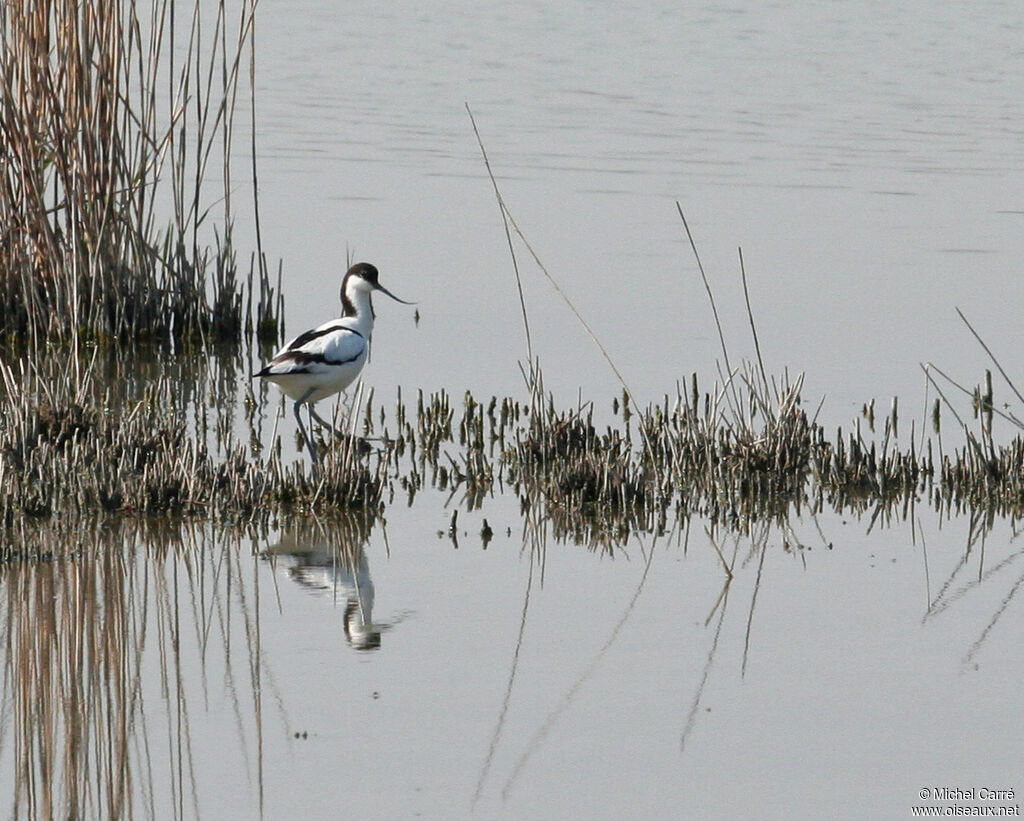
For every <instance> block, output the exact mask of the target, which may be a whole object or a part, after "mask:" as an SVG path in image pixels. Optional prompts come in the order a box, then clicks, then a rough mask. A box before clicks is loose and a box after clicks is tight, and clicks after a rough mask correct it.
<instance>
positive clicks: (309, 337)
mask: <svg viewBox="0 0 1024 821" xmlns="http://www.w3.org/2000/svg"><path fill="white" fill-rule="evenodd" d="M335 331H348V332H349V333H353V334H355V335H356V336H362V334H361V333H359V331H357V330H355V329H354V328H346V327H344V326H342V327H338V326H337V325H331V326H329V327H327V328H314V329H313V330H312V331H306V332H305V333H301V334H299V335H298V336H297V337H295V339H293V340H292V344H291V345H289V346H288V350H289V351H294V350H297V349H298V348H301V347H302V346H303V345H305V344H306V343H307V342H312V341H313V340H314V339H319V338H320V337H321V336H326V335H327V334H333V333H334V332H335Z"/></svg>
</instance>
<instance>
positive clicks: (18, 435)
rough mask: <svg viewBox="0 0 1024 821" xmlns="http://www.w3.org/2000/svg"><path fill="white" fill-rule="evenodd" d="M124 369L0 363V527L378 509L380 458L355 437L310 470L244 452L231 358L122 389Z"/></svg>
mask: <svg viewBox="0 0 1024 821" xmlns="http://www.w3.org/2000/svg"><path fill="white" fill-rule="evenodd" d="M204 362H205V360H204ZM133 364H134V363H133V362H132V361H131V360H117V361H116V362H115V364H114V365H111V366H110V367H111V368H112V373H111V372H109V371H108V372H107V373H106V376H105V377H104V379H103V380H102V381H100V380H99V379H98V378H97V377H96V371H97V370H98V365H97V364H96V362H95V360H94V361H93V363H92V365H90V366H83V367H84V369H83V373H82V376H81V379H80V380H79V381H77V382H76V381H74V380H72V379H70V378H67V376H66V374H61V373H59V369H60V368H62V367H64V364H63V361H62V360H50V361H49V364H48V367H46V368H45V369H44V368H42V367H41V366H40V365H39V364H38V363H36V364H34V365H33V364H30V360H27V359H24V360H21V361H20V363H19V366H18V369H17V370H15V368H14V367H11V366H7V365H5V364H3V363H0V376H2V386H0V391H2V394H3V405H4V414H3V419H2V420H0V523H2V524H3V525H4V526H5V527H7V528H10V527H15V526H17V524H18V522H19V521H21V520H23V519H35V520H51V519H55V518H58V519H68V520H94V519H95V518H96V517H97V516H115V515H116V516H125V515H128V516H136V517H137V516H147V517H148V516H173V517H178V516H192V517H194V516H200V517H204V518H211V519H215V520H223V519H227V520H232V521H247V522H252V521H266V520H267V519H268V518H269V517H271V516H278V515H281V514H282V513H285V512H289V511H293V510H300V509H316V510H321V511H323V510H341V509H348V508H359V509H370V510H373V509H375V508H376V506H377V505H378V504H379V502H380V497H381V493H382V489H383V473H384V471H385V461H384V459H383V458H382V456H381V455H380V454H375V453H373V452H369V451H368V449H366V448H364V447H362V443H361V442H360V440H358V439H356V438H346V439H344V440H339V441H337V442H335V443H332V446H331V448H330V449H329V451H328V458H327V459H326V460H325V464H324V466H323V469H322V470H320V471H318V472H316V473H314V472H312V471H311V470H309V469H308V468H307V467H306V466H305V465H304V464H303V463H302V462H295V463H293V464H289V465H286V464H284V463H283V461H282V459H281V457H280V454H279V453H278V452H276V451H271V452H270V454H269V455H268V457H267V458H266V459H263V458H256V459H253V458H250V449H251V443H250V440H251V439H252V438H254V437H256V436H257V434H256V433H255V431H253V430H252V429H251V428H250V430H249V431H248V432H247V434H246V435H244V436H242V437H241V438H240V437H239V436H238V435H237V434H236V430H235V426H234V416H235V412H236V409H237V407H236V402H237V386H235V385H234V382H233V381H232V380H231V379H230V378H229V377H230V376H232V375H234V376H237V374H238V370H237V366H236V359H235V358H234V357H232V356H228V357H227V358H226V359H225V360H224V361H222V362H220V363H219V366H218V362H217V360H211V362H210V363H207V364H208V367H212V368H213V369H214V370H215V373H213V374H210V373H208V372H207V373H203V374H201V375H199V376H197V375H195V374H192V376H191V383H190V381H189V380H187V379H185V380H183V379H182V378H181V375H180V374H176V373H173V372H172V373H158V374H157V375H156V376H155V377H153V378H152V380H151V381H142V382H137V383H135V384H133V383H132V380H131V379H129V378H126V376H125V374H124V373H121V372H120V371H119V370H118V368H119V367H124V368H126V369H130V368H131V367H132V366H133ZM129 372H130V371H129ZM118 373H121V376H120V377H118V376H117V374H118ZM189 384H191V385H192V387H191V388H190V389H185V390H183V387H182V386H183V385H186V386H188V385H189Z"/></svg>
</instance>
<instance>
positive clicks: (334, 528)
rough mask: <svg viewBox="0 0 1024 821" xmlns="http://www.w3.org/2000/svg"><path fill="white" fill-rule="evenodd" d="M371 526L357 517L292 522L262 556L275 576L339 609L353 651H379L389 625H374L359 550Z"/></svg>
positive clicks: (371, 521)
mask: <svg viewBox="0 0 1024 821" xmlns="http://www.w3.org/2000/svg"><path fill="white" fill-rule="evenodd" d="M375 522H376V518H375V517H373V516H368V515H363V514H361V513H360V514H353V515H351V516H343V517H340V518H335V519H331V520H319V519H312V520H305V521H301V522H297V523H295V524H293V525H292V526H291V527H290V528H289V529H287V530H286V531H284V532H283V533H282V534H281V539H280V541H279V542H277V543H276V544H274V545H272V546H271V547H268V548H267V549H266V551H264V553H263V557H264V558H265V559H267V560H268V561H269V562H271V564H272V565H273V567H274V569H275V570H276V571H277V572H278V573H279V574H280V575H282V576H284V577H286V578H288V579H290V580H291V581H293V582H294V583H296V584H297V585H299V586H300V587H302V588H303V589H305V590H307V591H309V592H310V593H311V594H313V595H315V596H318V597H320V598H322V599H324V600H325V601H327V602H330V603H331V604H332V605H333V606H335V607H340V608H342V610H343V615H342V624H343V629H344V631H345V638H346V640H347V642H348V645H349V646H350V647H351V648H352V649H353V650H379V649H380V646H381V635H382V634H383V633H384V632H386V631H387V630H389V629H390V628H391V627H392V626H393V625H392V624H381V623H377V622H374V620H373V595H374V589H373V579H372V578H371V576H370V566H369V562H368V561H367V558H366V551H365V549H364V548H365V545H366V543H367V541H368V540H369V537H370V532H371V531H372V530H373V526H374V524H375Z"/></svg>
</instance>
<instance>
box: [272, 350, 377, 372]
mask: <svg viewBox="0 0 1024 821" xmlns="http://www.w3.org/2000/svg"><path fill="white" fill-rule="evenodd" d="M360 356H362V353H358V354H356V355H355V356H352V357H349V358H348V359H328V358H327V357H326V356H324V355H323V354H322V353H305V352H304V351H286V352H285V353H283V354H281V355H280V356H279V357H277V358H276V359H274V361H273V362H271V363H270V364H269V365H268V366H267V367H265V368H264V369H263V370H261V371H260V372H259V373H258V374H256V376H282V375H284V374H282V373H281V372H280V371H274V370H272V368H274V367H275V366H277V365H283V364H285V363H288V362H290V363H292V364H293V365H294V366H295V367H293V368H292V369H291V370H289V371H286V372H285V373H308V368H307V367H306V366H307V365H313V364H317V365H335V366H340V365H347V364H348V363H349V362H355V361H356V360H357V359H359V357H360Z"/></svg>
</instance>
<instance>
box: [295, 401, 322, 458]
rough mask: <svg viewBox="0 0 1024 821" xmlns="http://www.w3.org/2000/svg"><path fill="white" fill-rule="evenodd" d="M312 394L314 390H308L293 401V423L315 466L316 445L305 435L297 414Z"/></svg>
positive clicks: (300, 418)
mask: <svg viewBox="0 0 1024 821" xmlns="http://www.w3.org/2000/svg"><path fill="white" fill-rule="evenodd" d="M313 392H314V389H313V388H310V389H309V390H308V391H306V392H305V393H304V394H302V396H301V397H299V398H298V399H297V400H296V401H295V421H296V422H298V423H299V433H301V434H302V440H303V441H304V442H305V443H306V447H307V448H308V449H309V458H310V459H311V460H312V461H313V464H314V465H316V464H317V456H316V445H314V444H313V440H312V439H310V438H309V434H308V433H306V426H305V425H303V424H302V414H301V413H300V412H299V411H300V409H301V407H302V403H303V402H305V401H306V400H307V399H309V397H311V396H312V395H313Z"/></svg>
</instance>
